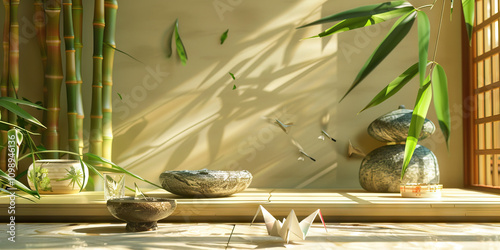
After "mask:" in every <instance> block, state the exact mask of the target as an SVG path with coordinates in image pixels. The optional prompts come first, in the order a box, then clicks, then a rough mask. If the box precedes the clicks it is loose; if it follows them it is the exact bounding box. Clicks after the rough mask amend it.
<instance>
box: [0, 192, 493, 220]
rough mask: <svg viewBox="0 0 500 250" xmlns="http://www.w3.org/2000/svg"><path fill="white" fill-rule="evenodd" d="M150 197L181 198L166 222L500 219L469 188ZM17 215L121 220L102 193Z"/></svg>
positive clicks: (483, 196)
mask: <svg viewBox="0 0 500 250" xmlns="http://www.w3.org/2000/svg"><path fill="white" fill-rule="evenodd" d="M146 194H148V195H149V196H154V197H164V198H174V199H177V204H178V206H177V209H176V211H175V212H174V213H173V214H172V215H171V216H170V217H168V218H167V219H166V220H164V222H174V221H176V222H249V221H251V219H252V218H253V216H254V215H255V212H256V211H257V208H258V205H263V206H264V207H265V208H266V209H267V210H269V212H271V213H272V214H273V215H274V216H275V217H277V218H282V217H286V216H287V215H288V213H289V212H290V210H291V209H294V210H295V212H296V213H297V215H298V216H299V217H304V216H307V215H309V214H310V213H312V212H313V211H314V210H316V209H318V208H320V209H321V212H322V214H323V216H324V217H325V219H326V220H327V221H330V222H345V221H349V222H361V221H362V222H369V221H373V222H375V221H391V222H395V221H398V222H404V221H406V222H415V221H427V222H428V221H435V222H449V221H463V222H465V221H472V222H492V221H500V195H498V194H490V193H483V192H479V191H474V190H466V189H443V195H442V198H441V199H426V198H401V196H400V195H399V194H398V193H369V192H366V191H363V190H324V189H323V190H311V189H300V190H293V189H247V190H246V191H244V192H242V193H239V194H235V195H233V196H231V197H223V198H181V197H178V196H175V195H173V194H170V193H168V192H166V191H164V190H160V189H158V190H150V191H148V192H146ZM128 195H131V194H128ZM8 202H9V198H8V197H6V196H2V197H0V218H1V219H2V220H4V219H6V218H7V217H8V216H10V215H9V214H8V207H9V205H8ZM15 213H16V214H15V216H16V221H19V222H104V221H108V222H111V221H117V220H116V219H114V218H113V217H112V216H111V214H110V213H109V212H108V210H107V208H106V204H105V201H104V198H103V192H102V191H101V192H83V193H79V194H73V195H44V196H42V199H40V200H39V201H37V202H36V203H32V202H29V201H27V200H25V199H20V198H17V199H16V208H15ZM259 218H260V217H259Z"/></svg>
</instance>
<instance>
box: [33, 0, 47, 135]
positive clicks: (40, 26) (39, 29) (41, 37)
mask: <svg viewBox="0 0 500 250" xmlns="http://www.w3.org/2000/svg"><path fill="white" fill-rule="evenodd" d="M33 6H34V9H35V14H34V17H33V21H34V23H35V30H36V38H37V39H36V40H37V42H38V48H39V49H40V57H41V59H42V66H43V72H44V74H45V72H46V71H47V44H46V42H45V40H46V30H45V21H46V20H45V9H44V7H43V0H35V1H34V2H33ZM48 99H49V98H48V95H47V81H46V79H45V77H44V81H43V103H44V104H46V103H47V100H48ZM42 122H43V124H47V112H43V119H42ZM42 141H45V133H43V134H42Z"/></svg>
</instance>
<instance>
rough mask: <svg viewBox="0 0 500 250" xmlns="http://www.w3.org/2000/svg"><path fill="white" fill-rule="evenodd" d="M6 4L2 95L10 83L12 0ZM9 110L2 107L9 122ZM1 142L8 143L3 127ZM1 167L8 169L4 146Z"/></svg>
mask: <svg viewBox="0 0 500 250" xmlns="http://www.w3.org/2000/svg"><path fill="white" fill-rule="evenodd" d="M3 6H4V10H5V12H4V15H5V19H4V26H3V43H2V46H3V47H2V48H3V68H2V79H1V82H0V96H2V97H5V96H8V87H7V86H8V85H9V48H10V46H9V41H10V36H9V33H10V0H3ZM8 114H9V113H8V111H7V109H5V108H2V109H1V115H2V121H3V122H7V121H8V120H9V115H8ZM1 136H2V138H1V143H2V145H6V143H7V130H5V129H2V131H1ZM0 169H2V170H6V169H7V148H6V147H4V148H2V150H1V152H0Z"/></svg>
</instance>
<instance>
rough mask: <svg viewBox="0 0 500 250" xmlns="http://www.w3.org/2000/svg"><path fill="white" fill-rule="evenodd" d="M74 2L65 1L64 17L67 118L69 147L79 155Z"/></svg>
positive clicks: (71, 156)
mask: <svg viewBox="0 0 500 250" xmlns="http://www.w3.org/2000/svg"><path fill="white" fill-rule="evenodd" d="M72 5H73V2H72V1H71V0H64V1H63V17H64V43H65V47H66V74H65V77H66V96H67V110H68V112H67V118H68V146H69V151H71V152H75V153H79V151H80V145H79V136H78V122H77V116H78V111H77V105H76V100H77V94H78V80H77V77H76V65H75V64H76V55H75V54H76V52H75V35H74V32H73V10H72ZM69 157H70V158H75V157H76V156H75V155H69Z"/></svg>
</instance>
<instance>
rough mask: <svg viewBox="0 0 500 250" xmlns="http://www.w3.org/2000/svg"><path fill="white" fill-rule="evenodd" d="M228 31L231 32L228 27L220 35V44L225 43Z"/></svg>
mask: <svg viewBox="0 0 500 250" xmlns="http://www.w3.org/2000/svg"><path fill="white" fill-rule="evenodd" d="M228 32H229V29H227V30H226V31H224V33H222V35H221V36H220V44H223V43H224V41H226V39H227V33H228Z"/></svg>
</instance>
